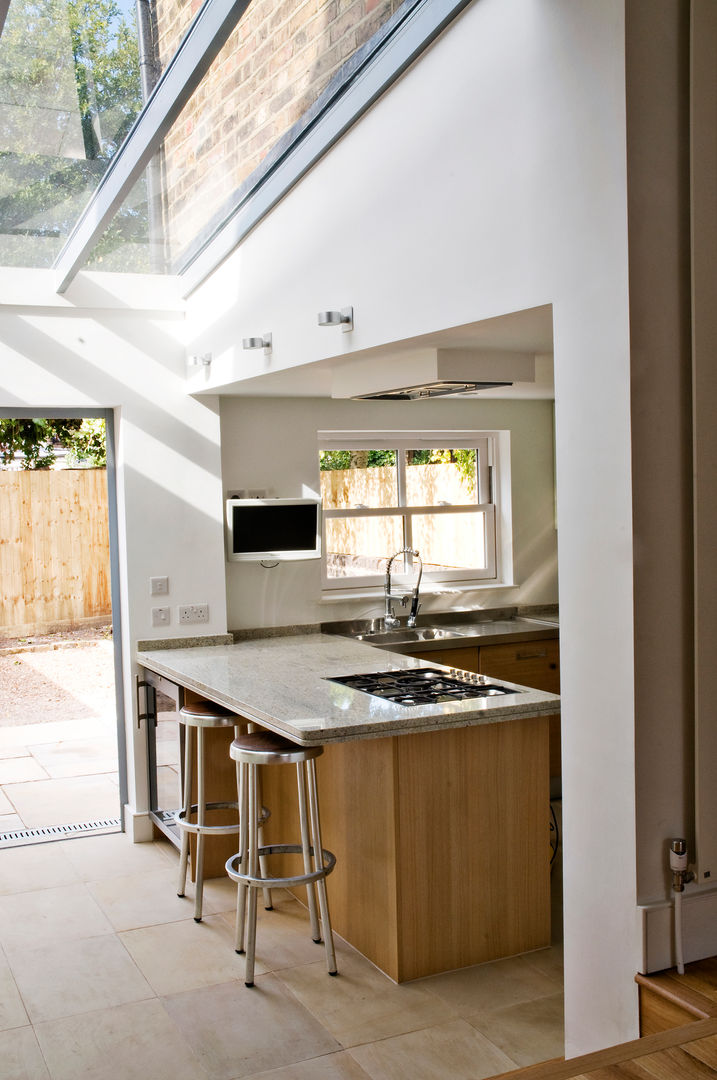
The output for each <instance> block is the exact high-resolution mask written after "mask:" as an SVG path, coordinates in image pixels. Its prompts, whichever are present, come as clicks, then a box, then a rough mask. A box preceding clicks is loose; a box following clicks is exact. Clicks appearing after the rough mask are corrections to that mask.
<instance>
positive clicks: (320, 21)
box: [88, 0, 410, 272]
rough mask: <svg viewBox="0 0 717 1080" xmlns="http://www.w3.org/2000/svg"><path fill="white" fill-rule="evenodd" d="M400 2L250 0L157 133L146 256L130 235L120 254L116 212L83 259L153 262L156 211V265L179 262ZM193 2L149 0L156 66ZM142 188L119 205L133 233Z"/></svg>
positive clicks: (111, 263)
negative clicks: (170, 121)
mask: <svg viewBox="0 0 717 1080" xmlns="http://www.w3.org/2000/svg"><path fill="white" fill-rule="evenodd" d="M402 6H404V7H405V6H406V5H405V2H404V0H343V2H338V0H323V2H322V0H284V2H283V3H277V2H276V0H253V3H252V4H251V5H250V7H249V8H248V10H247V11H246V12H245V14H244V16H243V17H242V19H241V21H240V22H239V24H238V26H237V27H236V28H235V29H234V31H233V32H232V34H231V36H230V37H229V39H228V41H227V42H226V44H225V45H224V47H223V48H222V49H221V51H220V52H219V54H218V55H217V57H216V58H215V60H214V62H213V63H212V65H211V67H210V69H209V71H208V72H207V74H206V75H205V77H204V79H203V80H202V82H201V84H200V85H199V86H198V88H197V89H196V91H195V92H194V94H193V95H192V97H191V99H190V100H189V101H188V103H187V105H186V106H185V107H184V109H183V111H182V113H181V115H180V117H179V119H178V120H177V121H176V122H175V124H174V125H173V126H172V128H171V130H170V131H169V133H168V134H167V136H166V137H165V139H164V142H163V145H162V148H161V151H160V153H159V155H158V157H157V159H156V162H155V174H154V180H153V181H150V183H149V189H150V190H149V194H150V195H153V198H154V207H155V209H154V212H153V214H152V215H147V213H146V212H145V215H144V220H145V221H147V220H148V218H149V217H151V222H149V227H148V228H147V231H146V239H147V242H148V243H149V242H152V247H153V255H152V256H151V257H150V256H148V258H147V260H146V262H147V265H146V266H143V267H140V266H139V265H138V264H139V263H140V262H141V261H142V257H141V253H140V252H139V250H138V247H137V244H136V242H134V243H133V244H132V246H131V249H129V250H128V252H127V259H126V260H124V259H123V257H122V253H121V252H120V251H118V250H116V247H115V245H114V244H113V239H112V235H111V234H112V233H114V236H115V237H117V236H119V235H120V233H121V227H120V226H119V225H118V223H117V220H115V221H114V222H113V224H112V226H111V227H110V230H108V233H107V234H106V235H105V236H104V237H103V239H102V241H101V242H100V245H99V248H98V249H96V250H95V251H94V252H93V253H92V255H91V256H90V259H89V261H88V266H89V267H91V268H93V269H97V268H102V267H103V266H104V267H107V268H113V269H114V268H125V269H135V268H137V269H139V268H145V269H146V268H148V267H149V266H151V268H152V269H154V270H158V269H161V267H160V265H159V264H160V258H159V254H158V253H159V249H160V241H159V239H158V234H157V224H158V222H159V221H160V220H161V223H162V228H163V251H164V269H166V270H167V271H168V272H178V271H180V270H181V269H182V268H183V267H184V266H185V265H186V263H187V262H188V261H189V259H191V257H192V254H193V253H194V252H195V251H196V250H198V249H199V248H200V247H201V245H202V244H203V242H204V241H205V240H206V239H207V238H208V237H209V236H211V235H212V234H213V233H214V232H215V231H216V230H217V229H218V228H219V227H220V226H221V224H222V222H223V221H225V220H226V218H227V217H228V216H229V215H230V214H231V212H232V210H233V209H234V208H235V207H236V205H237V204H238V203H239V202H240V201H241V200H242V198H243V197H244V196H245V195H246V194H247V192H249V191H251V189H252V188H253V187H254V186H256V184H257V183H259V182H260V181H261V179H262V177H263V176H264V175H266V173H267V172H268V171H269V170H270V169H271V167H272V164H273V163H274V162H275V161H276V160H277V158H278V157H279V156H280V155H281V153H282V151H283V150H284V149H285V148H286V147H287V146H290V145H291V143H292V141H293V140H294V139H295V138H296V137H297V136H298V135H299V134H300V133H301V131H302V129H303V127H304V126H305V125H306V124H307V123H308V122H309V121H310V119H311V114H312V109H313V108H314V106H315V105H316V104H317V102H318V99H319V98H320V97H321V95H322V93H323V92H324V91H325V90H326V88H327V86H328V85H329V84H330V83H331V80H332V79H335V77H336V76H337V73H339V72H340V70H341V69H342V67H344V65H346V63H347V61H349V60H350V58H351V57H352V56H354V55H355V54H356V52H357V50H359V49H361V48H362V47H363V46H364V45H365V44H366V43H367V42H368V41H369V40H370V39H371V38H372V37H373V36H374V35H375V34H376V33H377V31H379V30H380V28H381V27H382V26H383V25H384V24H385V23H386V22H387V20H388V19H389V18H390V17H391V16H392V15H393V14H394V13H395V12H396V11H397V10H398V9H399V8H401V7H402ZM409 6H410V5H409ZM192 9H193V5H192V4H191V3H190V2H187V0H157V3H156V9H155V21H156V28H157V29H156V41H157V52H158V62H159V67H160V69H162V70H163V69H164V68H165V67H166V65H167V63H168V62H169V59H171V57H172V55H173V54H174V52H175V51H176V48H177V46H178V44H179V42H180V41H181V39H182V36H183V35H184V34H185V33H186V30H187V29H188V26H189V24H190V22H191V17H192V14H193V10H192ZM147 197H148V191H147V184H146V181H143V182H142V184H138V185H135V190H134V192H133V193H132V195H131V196H130V198H129V200H128V201H127V203H126V204H125V205H124V206H123V209H122V211H121V214H123V215H124V224H125V226H126V225H127V223H128V221H129V220H130V217H131V214H132V213H135V214H136V215H137V216H136V217H135V220H134V224H135V226H136V229H135V240H136V239H137V237H138V235H139V230H140V229H141V219H142V212H141V211H140V209H139V208H140V207H141V205H142V200H143V199H144V200H146V199H147ZM158 200H159V204H161V205H159V204H158ZM123 262H126V265H125V266H122V264H123Z"/></svg>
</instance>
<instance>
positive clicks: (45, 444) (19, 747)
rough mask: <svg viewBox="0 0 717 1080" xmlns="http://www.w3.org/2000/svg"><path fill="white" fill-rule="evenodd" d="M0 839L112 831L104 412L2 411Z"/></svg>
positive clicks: (123, 785) (119, 771)
mask: <svg viewBox="0 0 717 1080" xmlns="http://www.w3.org/2000/svg"><path fill="white" fill-rule="evenodd" d="M0 433H1V434H0V455H1V458H2V460H0V511H1V512H0V575H1V576H2V580H3V604H2V608H1V609H0V848H2V847H13V846H19V845H23V844H31V843H38V842H44V841H48V840H56V839H67V838H70V837H74V836H80V835H87V834H96V833H98V832H113V831H119V830H121V829H123V820H122V808H123V807H124V805H125V803H126V801H127V777H126V755H125V737H124V709H123V700H122V665H121V654H120V641H121V636H120V628H119V599H118V589H117V586H118V554H117V510H116V495H115V458H114V416H113V413H112V410H66V409H65V410H62V411H61V412H60V411H57V410H42V411H40V410H26V411H20V410H9V409H4V410H0Z"/></svg>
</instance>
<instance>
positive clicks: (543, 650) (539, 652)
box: [479, 638, 560, 694]
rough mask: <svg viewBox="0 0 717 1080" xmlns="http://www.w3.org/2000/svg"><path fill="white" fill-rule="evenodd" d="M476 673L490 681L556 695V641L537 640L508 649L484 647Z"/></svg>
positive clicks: (512, 645)
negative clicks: (514, 684) (478, 672)
mask: <svg viewBox="0 0 717 1080" xmlns="http://www.w3.org/2000/svg"><path fill="white" fill-rule="evenodd" d="M479 670H480V671H481V673H482V674H483V675H491V676H492V677H493V678H494V679H506V680H507V681H508V682H514V683H520V685H521V686H532V687H535V689H536V690H546V691H547V692H548V693H550V694H559V693H560V653H559V645H558V639H557V638H541V639H539V640H536V641H523V642H519V643H514V644H511V645H484V646H482V647H481V649H480V657H479Z"/></svg>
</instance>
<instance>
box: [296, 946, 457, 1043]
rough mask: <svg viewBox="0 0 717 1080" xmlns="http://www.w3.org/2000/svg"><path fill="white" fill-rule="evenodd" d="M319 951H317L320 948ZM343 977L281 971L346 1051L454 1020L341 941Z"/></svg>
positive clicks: (311, 969)
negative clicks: (348, 1047)
mask: <svg viewBox="0 0 717 1080" xmlns="http://www.w3.org/2000/svg"><path fill="white" fill-rule="evenodd" d="M317 948H318V946H317ZM337 962H338V969H339V974H338V976H336V977H335V978H332V977H331V976H329V975H327V972H326V964H325V961H324V958H323V956H322V957H321V958H320V960H319V961H318V962H317V963H315V964H304V965H302V966H301V967H295V968H288V969H286V970H282V971H279V972H277V977H278V978H280V979H281V980H282V981H283V982H284V983H286V985H287V986H288V987H289V989H290V990H291V991H292V992H293V993H294V994H295V995H296V997H297V998H298V999H299V1001H300V1002H301V1003H302V1004H303V1005H305V1006H306V1008H307V1009H308V1010H309V1011H310V1012H312V1013H313V1014H314V1016H316V1017H317V1018H318V1019H319V1020H320V1021H321V1023H322V1024H323V1025H324V1027H326V1028H327V1029H328V1030H329V1031H330V1032H331V1034H332V1035H333V1036H334V1037H335V1038H336V1039H337V1040H338V1042H340V1043H341V1045H342V1046H355V1045H356V1044H357V1043H363V1042H371V1041H373V1040H375V1039H385V1038H388V1037H389V1036H392V1035H398V1034H401V1033H403V1032H406V1031H414V1030H415V1029H416V1028H420V1027H426V1026H427V1025H429V1024H437V1023H440V1022H441V1021H442V1020H446V1019H449V1018H450V1016H451V1012H450V1010H449V1008H448V1007H447V1006H446V1005H445V1003H444V1002H442V1001H441V1000H440V999H439V998H437V997H436V995H435V994H432V993H430V991H428V990H425V989H423V988H422V987H421V986H417V985H403V986H396V984H395V983H393V982H391V980H390V979H389V978H387V977H386V976H385V975H383V974H382V973H381V972H380V971H378V970H377V968H375V967H374V966H373V965H372V964H370V963H369V961H368V960H365V959H364V958H363V957H362V956H360V955H359V954H358V953H357V952H355V950H353V949H351V948H350V947H348V946H345V945H344V944H343V943H342V942H340V941H337Z"/></svg>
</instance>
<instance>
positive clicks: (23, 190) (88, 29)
mask: <svg viewBox="0 0 717 1080" xmlns="http://www.w3.org/2000/svg"><path fill="white" fill-rule="evenodd" d="M141 101H142V93H141V83H140V73H139V61H138V50H137V30H136V22H135V15H134V6H133V4H131V3H129V2H126V0H124V2H122V3H116V2H115V0H93V2H92V3H88V2H87V0H43V2H42V3H40V2H38V0H11V3H10V6H9V9H8V13H7V18H6V21H5V25H4V27H3V30H2V37H1V38H0V265H4V266H29V267H47V266H50V265H51V264H52V262H53V260H54V258H55V256H56V255H57V254H58V252H59V250H60V248H61V247H62V245H63V244H64V242H65V240H66V239H67V236H68V234H69V232H70V230H71V229H72V227H73V225H74V224H75V221H76V219H77V217H78V216H79V214H80V213H81V211H82V210H83V208H84V206H85V204H86V203H87V201H88V199H89V197H90V195H91V194H92V192H93V191H94V189H95V187H96V186H97V184H98V183H99V181H100V179H101V177H102V175H103V173H104V171H105V169H106V168H107V166H108V164H109V162H110V161H111V159H112V157H113V156H114V154H115V153H116V151H117V149H118V148H119V146H120V145H121V144H122V142H123V140H124V138H125V136H126V135H127V132H128V131H129V129H130V127H131V126H132V123H133V121H134V119H135V117H136V116H137V114H138V112H139V109H140V107H141Z"/></svg>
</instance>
